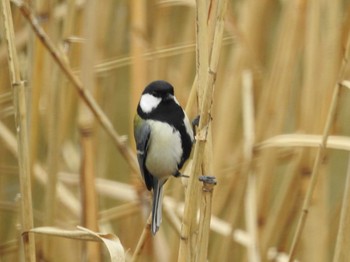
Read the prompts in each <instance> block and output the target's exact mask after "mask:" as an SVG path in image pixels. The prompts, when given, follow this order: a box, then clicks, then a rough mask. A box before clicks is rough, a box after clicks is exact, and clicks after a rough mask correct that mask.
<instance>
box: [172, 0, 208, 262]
mask: <svg viewBox="0 0 350 262" xmlns="http://www.w3.org/2000/svg"><path fill="white" fill-rule="evenodd" d="M196 3H197V5H196V37H197V40H196V41H197V49H196V61H197V66H196V72H197V81H196V82H197V86H196V87H195V88H196V89H197V96H198V101H199V102H198V104H199V106H200V108H201V116H200V117H201V119H200V122H199V125H200V126H199V127H200V128H201V129H202V128H203V126H204V125H203V123H205V124H208V123H209V121H208V116H207V113H208V111H209V105H208V104H207V105H206V106H207V107H206V108H205V107H204V106H203V105H204V102H203V97H204V93H205V87H206V89H207V88H213V87H209V85H208V84H207V77H208V76H207V70H208V63H209V54H208V41H207V15H208V6H207V2H206V1H197V2H196ZM210 99H211V98H210ZM202 109H205V110H206V111H203V110H202ZM204 115H205V116H204ZM203 116H204V117H205V119H203ZM205 120H206V122H204V121H205ZM201 129H198V130H201ZM204 146H205V141H203V140H200V141H197V142H196V145H195V149H194V154H193V163H192V168H191V176H190V178H189V182H188V189H187V190H186V196H187V197H186V200H185V210H184V216H183V220H182V226H181V239H180V247H179V255H178V261H179V262H180V261H194V258H195V257H194V256H195V237H196V235H195V232H196V229H197V225H196V223H197V221H196V220H197V218H196V217H197V210H198V189H199V183H198V178H199V176H200V174H199V173H200V168H201V167H200V166H201V159H203V153H204ZM190 196H191V197H190Z"/></svg>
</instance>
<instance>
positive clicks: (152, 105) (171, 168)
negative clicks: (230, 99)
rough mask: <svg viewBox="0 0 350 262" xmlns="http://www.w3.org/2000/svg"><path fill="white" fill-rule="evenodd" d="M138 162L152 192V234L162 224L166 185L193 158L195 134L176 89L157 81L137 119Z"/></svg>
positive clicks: (146, 92)
mask: <svg viewBox="0 0 350 262" xmlns="http://www.w3.org/2000/svg"><path fill="white" fill-rule="evenodd" d="M134 136H135V141H136V148H137V159H138V162H139V166H140V170H141V174H142V177H143V179H144V181H145V184H146V187H147V189H148V190H151V189H153V205H152V226H151V231H152V234H153V235H155V234H156V233H157V231H158V229H159V226H160V224H161V222H162V200H163V185H164V183H165V182H166V181H167V180H168V178H169V177H170V176H175V177H179V176H181V174H180V172H179V169H181V168H182V166H183V164H184V163H185V161H186V160H187V159H188V158H189V156H190V154H191V149H192V144H193V141H194V137H193V130H192V125H191V124H190V121H189V120H188V117H187V115H186V113H185V112H184V110H183V109H182V108H181V106H180V104H179V103H178V101H177V100H176V98H175V96H174V88H173V86H172V85H171V84H169V83H168V82H166V81H162V80H158V81H154V82H151V83H150V84H149V85H148V86H146V88H145V90H144V91H143V93H142V95H141V99H140V102H139V104H138V106H137V114H136V115H135V118H134Z"/></svg>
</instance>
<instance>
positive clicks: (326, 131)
mask: <svg viewBox="0 0 350 262" xmlns="http://www.w3.org/2000/svg"><path fill="white" fill-rule="evenodd" d="M349 46H350V38H348V41H347V45H346V49H345V53H344V57H343V63H342V67H341V68H340V71H339V77H338V82H337V84H336V85H335V87H334V90H333V95H332V100H331V104H330V108H329V111H328V115H327V119H326V124H325V127H324V129H323V135H322V141H321V144H320V146H319V148H318V150H317V155H316V159H315V162H314V166H313V168H312V174H311V179H310V184H309V186H308V190H307V193H306V196H305V199H304V202H303V207H302V213H301V215H300V218H299V220H298V225H297V229H296V231H295V234H294V237H293V241H292V245H291V248H290V251H289V254H290V257H289V261H293V260H294V258H295V251H296V248H297V245H298V243H299V240H300V236H301V233H302V231H303V229H304V226H305V221H306V218H307V215H308V212H309V207H310V202H311V198H312V194H313V192H314V189H315V186H316V183H317V178H318V174H319V172H318V171H319V168H320V166H321V163H322V160H323V158H324V156H325V153H326V146H327V141H328V137H329V134H330V131H331V127H332V125H333V123H334V118H335V115H336V110H337V105H338V100H339V93H340V89H341V85H340V84H339V83H341V81H342V80H343V78H344V73H345V70H346V66H347V61H348V52H349Z"/></svg>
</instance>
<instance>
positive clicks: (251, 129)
mask: <svg viewBox="0 0 350 262" xmlns="http://www.w3.org/2000/svg"><path fill="white" fill-rule="evenodd" d="M242 80H243V81H242V82H243V83H242V89H243V90H242V101H243V110H242V111H243V134H244V157H245V161H246V162H247V164H246V165H247V168H246V169H247V173H246V174H243V175H246V176H248V178H247V190H246V196H245V216H246V217H245V220H246V226H247V232H248V234H249V236H250V238H251V244H250V245H249V247H248V258H249V261H252V262H259V261H261V258H260V254H259V244H258V243H259V242H258V225H257V223H258V216H257V199H256V197H257V194H256V187H257V183H256V180H257V179H256V174H255V171H254V170H253V169H252V167H251V163H252V160H253V146H254V141H255V126H254V101H253V76H252V72H250V71H244V72H243V76H242Z"/></svg>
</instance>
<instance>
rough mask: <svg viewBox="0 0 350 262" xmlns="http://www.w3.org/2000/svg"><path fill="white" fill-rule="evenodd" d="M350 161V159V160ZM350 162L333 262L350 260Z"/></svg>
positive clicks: (349, 163) (349, 162)
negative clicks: (349, 247)
mask: <svg viewBox="0 0 350 262" xmlns="http://www.w3.org/2000/svg"><path fill="white" fill-rule="evenodd" d="M349 160H350V159H349ZM349 221H350V161H348V168H347V175H346V181H345V190H344V195H343V203H342V208H341V215H340V222H339V228H338V234H337V240H336V245H335V251H334V256H333V262H337V261H348V260H350V252H349V249H348V246H349V243H350V237H349V233H348V232H349V230H350V228H349V226H350V222H349Z"/></svg>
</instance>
